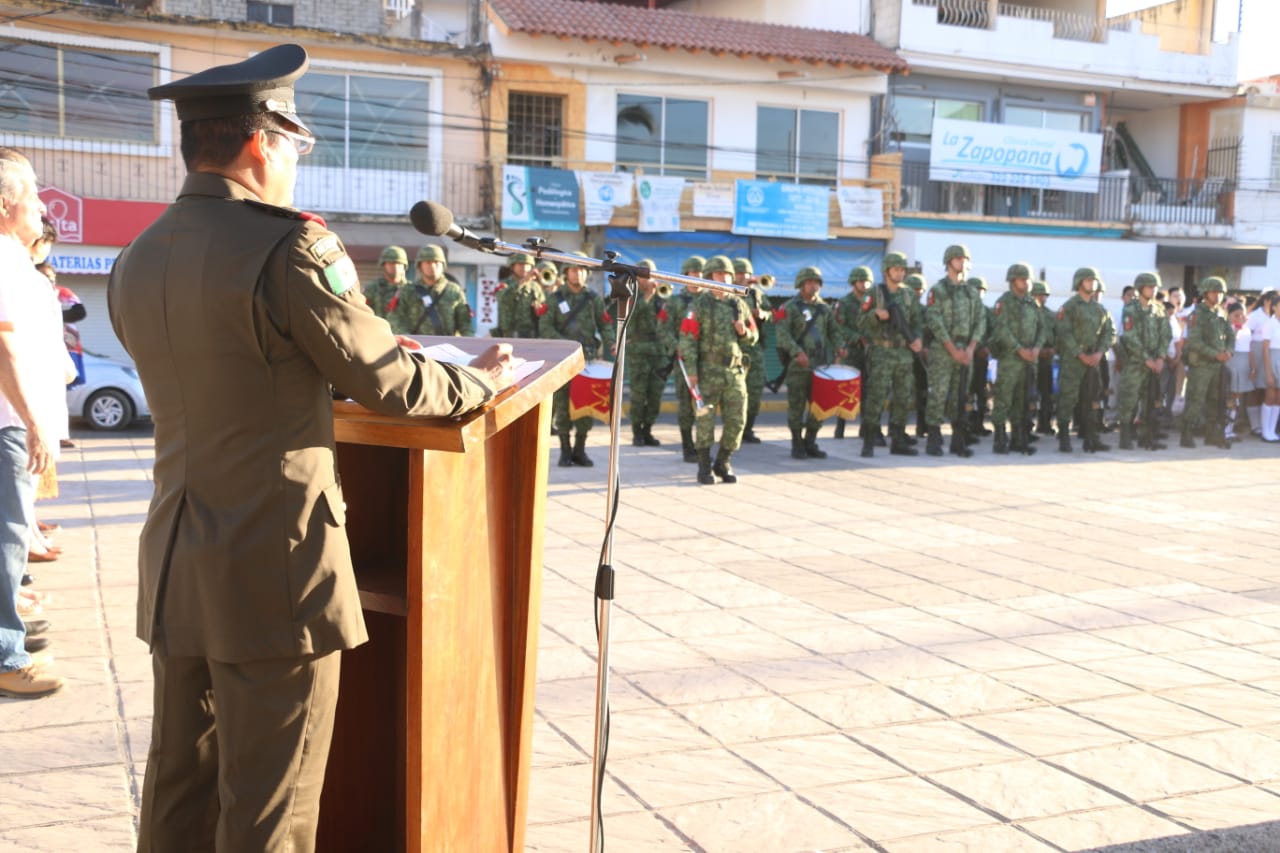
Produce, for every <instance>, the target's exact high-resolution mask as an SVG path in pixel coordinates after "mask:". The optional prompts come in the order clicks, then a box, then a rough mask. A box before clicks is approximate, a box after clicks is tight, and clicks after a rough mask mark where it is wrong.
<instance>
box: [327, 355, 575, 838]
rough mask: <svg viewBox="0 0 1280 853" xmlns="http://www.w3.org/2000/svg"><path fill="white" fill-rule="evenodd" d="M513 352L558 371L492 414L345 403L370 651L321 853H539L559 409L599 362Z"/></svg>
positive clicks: (355, 681) (342, 451)
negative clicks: (545, 543) (536, 754)
mask: <svg viewBox="0 0 1280 853" xmlns="http://www.w3.org/2000/svg"><path fill="white" fill-rule="evenodd" d="M418 340H421V341H422V342H423V343H424V344H426V345H431V344H435V343H450V344H453V345H454V346H457V347H459V348H461V349H464V350H466V351H468V352H473V353H479V352H480V351H482V350H483V349H484V348H485V347H487V346H488V345H489V344H491V343H493V341H492V340H485V339H475V338H429V337H422V338H419V339H418ZM510 343H511V344H512V345H513V347H514V349H515V354H516V355H517V356H519V357H522V358H525V359H526V360H528V361H538V360H541V361H543V365H542V367H541V368H540V369H539V370H538V371H537V372H536V373H534V374H533V375H531V376H529V377H527V378H526V379H525V380H524V381H522V382H521V383H520V386H519V387H518V388H516V389H514V390H510V391H507V392H505V393H504V394H502V395H501V396H499V398H498V399H497V400H496V401H494V402H493V403H491V404H490V405H489V406H488V407H487V408H485V409H484V410H482V411H479V412H474V413H471V414H469V415H466V416H463V417H461V418H458V419H449V418H392V417H385V416H381V415H377V414H375V413H373V412H370V411H369V410H368V409H365V408H364V407H362V406H360V405H358V404H355V403H350V402H337V403H334V420H335V430H336V436H337V441H338V468H339V472H340V476H341V478H342V490H343V494H344V497H345V500H346V504H347V508H346V509H347V535H348V537H349V538H350V541H351V553H352V559H353V561H354V563H355V571H356V582H357V585H358V586H359V589H360V600H361V604H362V605H363V607H364V614H365V621H366V623H367V625H368V629H369V642H368V643H366V644H364V645H363V646H361V647H359V648H357V649H354V650H351V651H348V652H345V653H344V655H343V660H342V686H341V692H340V694H339V699H338V711H337V722H336V725H335V731H334V739H333V747H332V750H331V752H330V756H329V765H328V769H327V771H326V775H325V783H324V792H323V795H322V798H321V809H320V828H319V833H318V848H319V849H320V850H323V851H353V853H356V851H358V853H371V852H372V851H376V853H388V852H389V851H408V853H418V851H437V850H439V851H445V850H448V851H467V853H489V852H490V851H520V850H522V849H523V848H524V831H525V811H526V807H527V803H528V784H529V757H530V740H531V736H532V729H533V695H534V680H535V679H534V664H535V659H536V655H537V650H538V614H539V609H540V603H541V585H542V531H543V512H544V505H545V496H546V491H547V464H548V456H549V454H548V452H547V451H548V446H547V445H548V436H549V431H550V425H551V395H552V393H553V392H554V391H555V390H556V389H557V388H559V387H560V386H561V385H563V384H564V383H565V382H567V381H568V380H569V379H570V378H571V377H572V376H573V375H574V374H576V373H577V372H578V371H579V370H581V369H582V366H583V358H582V350H581V348H580V347H579V346H578V345H577V344H576V343H572V342H568V341H541V340H519V341H511V342H510Z"/></svg>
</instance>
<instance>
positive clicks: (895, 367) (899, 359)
mask: <svg viewBox="0 0 1280 853" xmlns="http://www.w3.org/2000/svg"><path fill="white" fill-rule="evenodd" d="M906 277H907V257H906V255H903V254H902V253H901V252H889V253H888V254H886V255H885V256H884V283H882V284H877V285H876V286H875V287H873V288H872V289H871V290H869V291H868V292H867V294H866V296H865V297H863V304H862V308H861V310H860V313H861V317H860V318H859V326H860V329H859V331H860V332H861V334H862V339H863V341H864V342H865V345H866V348H867V372H866V373H864V374H863V377H864V378H863V380H862V398H863V399H862V455H863V456H873V455H874V454H875V447H876V437H877V436H879V435H880V412H881V411H882V410H883V409H884V404H885V400H886V399H887V400H888V401H889V407H890V408H889V437H890V442H889V452H890V453H891V454H894V455H897V456H915V455H916V454H917V451H916V449H915V448H914V447H912V444H913V443H914V442H912V440H911V439H910V438H908V437H907V418H908V417H909V416H910V415H911V407H912V405H913V403H914V401H915V374H914V372H913V367H912V365H913V363H914V362H915V358H914V356H913V353H919V352H921V351H923V349H924V345H923V343H922V342H921V334H922V330H921V328H920V326H918V325H912V318H913V317H915V318H916V319H917V320H921V319H923V317H922V316H921V315H920V314H919V313H918V312H916V311H913V310H912V307H911V306H912V303H915V304H916V305H917V306H919V304H920V303H919V300H918V299H916V296H915V293H914V292H913V291H912V290H911V288H909V287H905V286H904V284H903V282H904V280H905V279H906ZM891 310H892V312H893V313H891ZM893 314H897V316H898V317H899V318H900V319H901V322H902V324H903V325H904V326H905V327H906V328H905V330H904V329H902V328H900V327H899V326H898V325H896V324H895V323H894V322H893V320H894V317H893ZM845 340H846V346H847V345H848V344H847V341H848V338H846V339H845Z"/></svg>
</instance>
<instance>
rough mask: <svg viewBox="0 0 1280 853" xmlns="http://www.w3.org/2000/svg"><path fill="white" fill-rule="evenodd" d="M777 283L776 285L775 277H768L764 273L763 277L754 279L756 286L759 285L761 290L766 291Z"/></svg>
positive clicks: (776, 279)
mask: <svg viewBox="0 0 1280 853" xmlns="http://www.w3.org/2000/svg"><path fill="white" fill-rule="evenodd" d="M777 283H778V278H777V276H772V275H769V274H768V273H765V274H764V275H762V276H760V277H759V278H757V279H756V284H758V285H760V289H761V290H768V289H769V288H771V287H773V286H774V285H775V284H777Z"/></svg>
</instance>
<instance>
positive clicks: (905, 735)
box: [853, 720, 1024, 774]
mask: <svg viewBox="0 0 1280 853" xmlns="http://www.w3.org/2000/svg"><path fill="white" fill-rule="evenodd" d="M853 736H854V737H856V738H857V739H858V742H859V743H863V744H866V745H867V746H869V747H871V748H872V749H874V750H876V751H877V752H879V753H881V754H883V755H886V756H888V757H889V758H890V759H892V760H893V761H896V762H898V763H899V764H901V765H904V766H905V767H907V768H909V769H910V770H911V771H913V772H915V773H917V774H928V773H934V772H937V771H941V770H951V769H955V768H960V767H970V766H974V765H980V764H995V763H998V762H1001V761H1017V760H1021V759H1022V758H1024V756H1023V755H1022V754H1021V753H1020V752H1018V751H1016V750H1014V749H1011V748H1010V747H1009V746H1006V745H1003V744H1001V743H1000V742H999V741H997V740H996V739H993V738H990V737H986V736H984V735H983V734H982V733H981V732H980V731H975V730H974V729H973V728H971V727H969V726H967V725H962V724H960V723H957V722H953V721H951V720H938V721H935V722H924V723H903V724H901V725H896V726H885V727H883V728H877V729H867V730H865V731H860V732H856V733H855V734H854V735H853Z"/></svg>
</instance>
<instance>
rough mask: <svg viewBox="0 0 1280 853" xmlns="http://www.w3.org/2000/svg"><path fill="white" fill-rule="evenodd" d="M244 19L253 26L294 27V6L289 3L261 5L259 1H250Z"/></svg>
mask: <svg viewBox="0 0 1280 853" xmlns="http://www.w3.org/2000/svg"><path fill="white" fill-rule="evenodd" d="M244 19H245V20H246V21H249V22H250V23H253V24H275V25H276V26H277V27H292V26H293V6H292V4H289V3H259V2H257V0H248V3H247V5H246V8H245V16H244Z"/></svg>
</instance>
